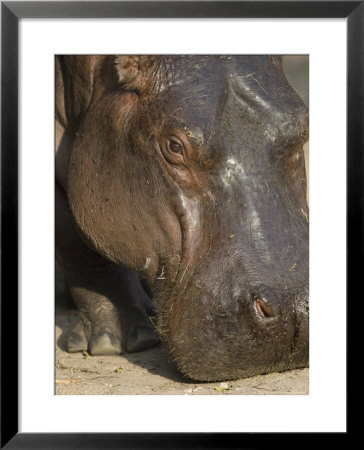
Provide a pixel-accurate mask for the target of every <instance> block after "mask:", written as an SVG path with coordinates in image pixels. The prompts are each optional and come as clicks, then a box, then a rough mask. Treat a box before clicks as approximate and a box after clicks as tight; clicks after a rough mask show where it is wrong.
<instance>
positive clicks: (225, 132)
mask: <svg viewBox="0 0 364 450" xmlns="http://www.w3.org/2000/svg"><path fill="white" fill-rule="evenodd" d="M112 77H114V79H115V81H110V79H112ZM307 135H308V112H307V108H306V107H305V105H304V104H303V102H302V101H301V100H300V98H299V97H298V95H297V94H296V93H295V91H294V90H293V89H292V88H291V86H290V85H289V83H288V82H287V80H286V78H285V76H284V74H283V72H282V66H281V59H280V58H279V57H275V56H272V57H269V56H163V57H159V56H158V57H157V56H138V57H132V56H119V57H116V58H115V59H114V60H113V65H112V69H111V74H109V75H108V81H107V83H106V82H105V86H104V87H103V89H102V95H101V94H100V95H99V96H98V97H97V98H95V99H94V100H93V101H92V102H91V104H90V107H89V108H88V110H87V113H86V114H85V117H84V120H83V122H82V125H81V127H80V129H79V132H78V138H77V140H76V143H75V145H74V149H73V153H72V156H71V163H70V171H69V200H70V204H71V207H72V210H73V213H74V215H75V218H76V220H77V222H78V225H79V227H80V229H81V231H82V232H83V234H84V236H85V237H86V239H87V240H88V242H89V243H90V244H91V245H92V246H93V248H95V249H96V250H97V251H98V252H99V253H101V254H102V255H104V256H105V257H107V258H108V259H110V260H112V261H115V262H116V263H118V264H122V265H124V266H125V267H127V268H129V269H132V270H136V271H138V272H139V273H140V274H141V276H142V277H144V278H145V279H146V280H147V281H148V284H149V286H150V288H151V290H152V292H153V296H154V297H155V298H156V300H157V303H158V313H157V319H156V328H157V330H158V332H159V334H160V337H161V339H162V341H163V342H164V343H165V345H166V347H167V349H168V351H169V354H170V358H171V359H172V360H173V361H175V363H176V364H177V366H178V368H179V369H180V371H181V372H182V373H183V374H185V375H187V376H188V377H190V378H192V379H195V380H224V379H233V378H242V377H247V376H252V375H256V374H261V373H266V372H271V371H281V370H287V369H293V368H299V367H306V366H307V365H308V206H307V201H306V174H305V164H304V155H303V144H304V142H305V141H306V140H307Z"/></svg>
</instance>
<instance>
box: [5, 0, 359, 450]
mask: <svg viewBox="0 0 364 450" xmlns="http://www.w3.org/2000/svg"><path fill="white" fill-rule="evenodd" d="M363 3H364V2H363V1H257V0H256V1H215V2H207V1H197V2H181V1H176V2H158V1H147V2H145V1H137V2H132V1H125V2H101V1H95V2H77V1H75V2H73V1H70V2H58V1H55V2H32V1H30V2H6V1H5V2H1V448H6V449H33V448H34V449H35V448H37V449H41V448H47V449H50V448H52V449H66V448H73V449H76V448H77V449H81V448H89V449H104V448H110V449H116V448H120V449H124V448H125V449H137V448H145V447H149V448H155V449H163V448H173V449H181V448H196V449H200V448H216V449H217V448H257V447H260V446H261V445H262V442H263V440H264V441H267V442H268V441H270V440H271V439H272V438H273V437H274V436H273V435H271V434H267V433H263V434H256V433H248V434H244V435H243V436H242V434H241V433H230V434H225V433H194V434H189V433H185V434H174V433H173V434H171V433H161V434H160V433H155V434H154V433H137V434H130V433H63V434H58V433H55V434H52V433H19V432H18V400H19V398H18V353H17V349H18V331H19V330H18V323H17V317H18V303H17V299H18V181H19V180H18V52H19V47H18V22H19V19H22V18H175V17H178V18H240V17H241V18H346V19H347V38H348V40H347V46H348V47H347V75H348V78H347V79H348V84H347V175H348V177H347V179H348V184H347V256H348V257H347V301H348V299H349V297H350V296H354V294H355V292H360V291H359V288H358V284H359V281H360V280H361V279H362V276H363V273H364V271H363V269H364V267H363V258H362V256H363V218H364V215H363V211H364V210H363V202H364V197H363V187H364V186H363V178H364V177H363V176H362V174H364V165H363V153H364V152H363V144H364V134H363V130H364V126H363V125H364V123H363V119H364V114H363V113H364V111H363V108H364V106H363V105H364V89H363V80H364V31H363V24H364V4H363ZM357 288H358V289H357ZM348 348H350V345H348ZM347 430H348V431H349V427H348V428H347ZM340 435H342V436H341V437H347V436H348V432H346V433H340ZM293 438H294V437H293ZM308 438H309V434H308V433H307V435H303V436H302V438H300V444H302V443H305V440H306V439H308ZM279 439H280V446H281V447H282V446H283V447H284V446H285V445H286V444H287V442H288V441H289V440H291V439H292V434H286V435H280V437H279ZM335 439H336V438H335ZM335 442H337V441H335Z"/></svg>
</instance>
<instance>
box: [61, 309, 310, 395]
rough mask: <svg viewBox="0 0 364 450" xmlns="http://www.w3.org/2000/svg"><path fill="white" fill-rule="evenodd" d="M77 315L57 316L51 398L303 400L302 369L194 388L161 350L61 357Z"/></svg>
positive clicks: (304, 377)
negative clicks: (255, 396) (252, 397)
mask: <svg viewBox="0 0 364 450" xmlns="http://www.w3.org/2000/svg"><path fill="white" fill-rule="evenodd" d="M76 320H77V311H74V310H65V309H61V310H57V315H56V343H57V345H56V394H58V395H120V394H128V395H137V394H143V395H145V394H172V395H196V394H197V395H206V394H207V395H231V394H249V395H252V394H289V395H297V394H300V395H301V394H308V369H302V370H292V371H289V372H283V373H272V374H269V375H260V376H256V377H252V378H247V379H243V380H236V381H229V382H224V383H219V382H217V383H196V382H193V381H190V380H188V379H185V378H184V377H182V375H180V374H179V373H178V372H177V370H176V368H175V367H174V365H173V364H171V363H170V362H168V356H167V353H166V352H165V351H164V350H163V348H162V347H161V346H157V347H155V348H153V349H150V350H147V351H144V352H139V353H125V354H123V355H120V356H90V355H88V354H87V353H85V354H82V353H67V352H66V351H65V342H66V338H67V333H68V331H69V329H70V328H71V327H72V325H74V324H75V323H76Z"/></svg>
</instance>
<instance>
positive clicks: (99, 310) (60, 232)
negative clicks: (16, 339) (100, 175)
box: [56, 184, 158, 355]
mask: <svg viewBox="0 0 364 450" xmlns="http://www.w3.org/2000/svg"><path fill="white" fill-rule="evenodd" d="M56 216H57V217H56V243H57V246H56V255H57V260H58V262H59V264H60V266H61V267H62V269H63V272H64V274H65V278H66V281H67V282H68V284H69V287H70V291H71V294H72V296H73V299H74V301H75V303H76V305H77V307H78V310H79V312H80V322H79V323H77V324H76V326H75V327H74V328H73V330H72V331H71V333H70V335H69V338H68V343H67V348H68V350H69V351H73V352H74V351H82V350H85V348H87V349H88V351H89V352H90V354H92V355H112V354H120V353H121V352H122V340H123V341H124V345H123V348H124V350H127V351H129V352H132V351H140V350H144V349H146V348H149V347H152V346H154V345H156V344H157V343H158V338H157V335H156V333H155V331H154V328H153V326H152V323H151V321H150V319H149V314H150V313H151V312H152V309H153V306H152V300H151V299H150V298H149V297H148V295H147V293H146V290H145V289H144V288H143V285H142V281H141V279H140V277H139V275H138V274H137V273H135V272H131V271H129V270H127V269H124V268H123V267H121V266H118V265H116V264H113V263H110V262H108V261H106V260H105V259H104V258H102V257H101V256H100V255H98V254H97V253H95V252H93V251H91V250H90V249H89V248H88V247H87V246H86V245H85V244H84V243H83V242H82V241H81V239H80V238H79V235H78V233H77V231H76V227H75V225H74V221H73V217H72V214H71V212H70V209H69V206H68V203H67V199H66V196H65V194H64V191H63V190H62V189H61V188H60V187H59V186H58V185H57V184H56ZM122 330H123V331H122Z"/></svg>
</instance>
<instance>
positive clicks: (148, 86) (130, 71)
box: [115, 55, 159, 94]
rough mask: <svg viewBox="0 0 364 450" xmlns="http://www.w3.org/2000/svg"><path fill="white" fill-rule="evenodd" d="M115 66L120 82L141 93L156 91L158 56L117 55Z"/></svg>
mask: <svg viewBox="0 0 364 450" xmlns="http://www.w3.org/2000/svg"><path fill="white" fill-rule="evenodd" d="M115 66H116V71H117V74H118V77H119V82H120V83H121V84H122V85H124V86H125V87H126V88H127V89H130V90H136V91H138V93H140V94H153V93H155V91H156V87H157V83H156V81H157V80H156V74H157V72H158V68H159V60H158V58H157V57H156V56H143V55H138V56H130V55H123V56H117V57H116V59H115Z"/></svg>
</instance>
